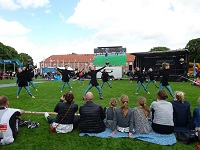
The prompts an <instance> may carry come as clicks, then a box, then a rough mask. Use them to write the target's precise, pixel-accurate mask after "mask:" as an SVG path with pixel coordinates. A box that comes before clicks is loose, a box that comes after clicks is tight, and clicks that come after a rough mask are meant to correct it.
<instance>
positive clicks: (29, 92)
mask: <svg viewBox="0 0 200 150" xmlns="http://www.w3.org/2000/svg"><path fill="white" fill-rule="evenodd" d="M23 87H24V88H25V90H26V91H27V92H28V94H29V95H30V96H33V94H32V93H31V91H30V89H29V87H28V86H23ZM21 89H22V87H19V86H18V90H17V96H19V94H20V91H21Z"/></svg>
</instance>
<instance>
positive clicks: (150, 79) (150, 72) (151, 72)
mask: <svg viewBox="0 0 200 150" xmlns="http://www.w3.org/2000/svg"><path fill="white" fill-rule="evenodd" d="M147 75H148V76H149V79H148V82H147V84H146V88H147V86H148V85H149V83H150V82H153V83H154V85H155V87H156V88H157V89H158V88H159V87H158V86H157V85H156V80H155V79H154V72H153V70H152V68H149V70H148V72H147Z"/></svg>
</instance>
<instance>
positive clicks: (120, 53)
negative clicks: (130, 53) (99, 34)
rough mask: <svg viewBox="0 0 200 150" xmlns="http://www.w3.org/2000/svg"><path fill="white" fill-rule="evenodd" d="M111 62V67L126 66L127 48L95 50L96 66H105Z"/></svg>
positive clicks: (100, 48) (98, 48)
mask: <svg viewBox="0 0 200 150" xmlns="http://www.w3.org/2000/svg"><path fill="white" fill-rule="evenodd" d="M106 62H109V65H110V66H125V65H126V48H123V47H122V46H113V47H97V48H95V49H94V65H95V66H105V64H106Z"/></svg>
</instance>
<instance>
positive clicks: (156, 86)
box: [146, 79, 158, 88]
mask: <svg viewBox="0 0 200 150" xmlns="http://www.w3.org/2000/svg"><path fill="white" fill-rule="evenodd" d="M150 82H153V83H154V85H155V86H156V88H158V86H157V85H156V81H155V80H150V79H148V82H147V84H146V88H147V86H148V85H149V83H150Z"/></svg>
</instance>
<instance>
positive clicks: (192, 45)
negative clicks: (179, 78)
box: [185, 38, 200, 62]
mask: <svg viewBox="0 0 200 150" xmlns="http://www.w3.org/2000/svg"><path fill="white" fill-rule="evenodd" d="M185 48H186V49H188V51H189V53H190V55H189V61H190V62H193V61H194V59H195V60H196V62H200V38H197V39H192V40H190V41H189V42H188V43H187V45H186V47H185Z"/></svg>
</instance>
